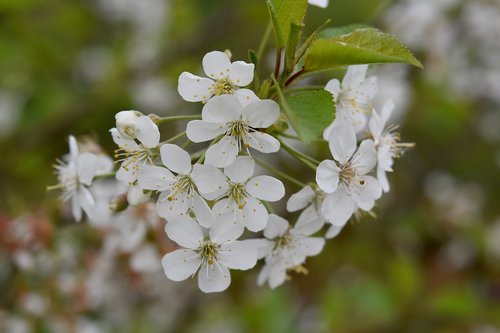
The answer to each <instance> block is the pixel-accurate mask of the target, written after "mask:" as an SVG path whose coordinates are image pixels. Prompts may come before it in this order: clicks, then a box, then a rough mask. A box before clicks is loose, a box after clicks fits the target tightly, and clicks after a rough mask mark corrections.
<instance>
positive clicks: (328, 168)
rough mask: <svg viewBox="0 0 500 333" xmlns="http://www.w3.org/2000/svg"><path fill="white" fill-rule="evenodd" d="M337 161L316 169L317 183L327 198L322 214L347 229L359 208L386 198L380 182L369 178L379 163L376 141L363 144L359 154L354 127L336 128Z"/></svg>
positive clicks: (331, 143)
mask: <svg viewBox="0 0 500 333" xmlns="http://www.w3.org/2000/svg"><path fill="white" fill-rule="evenodd" d="M328 144H329V147H330V151H331V153H332V155H333V158H334V159H335V161H332V160H324V161H323V162H321V163H320V165H319V166H318V168H317V170H316V182H317V183H318V185H319V187H320V188H321V189H322V190H323V191H325V192H326V193H328V194H327V196H326V197H325V200H324V202H323V205H322V208H321V209H322V210H321V211H322V214H323V216H325V217H326V218H327V219H328V221H329V222H330V223H332V224H333V225H336V226H343V225H344V224H345V223H346V222H347V220H348V219H349V218H350V217H351V215H352V214H353V213H354V211H355V210H356V208H357V207H359V208H361V209H362V210H370V209H372V208H373V205H374V204H375V200H376V199H378V198H380V196H381V195H382V188H381V186H380V184H379V182H378V181H377V180H376V179H375V178H374V177H372V176H368V175H367V173H368V172H370V171H371V170H372V169H373V168H374V167H375V164H376V163H377V152H376V151H375V144H374V142H373V141H372V140H364V141H363V142H361V144H360V146H359V149H358V150H357V151H356V134H355V133H354V129H353V128H352V126H350V125H348V124H342V125H340V126H336V127H335V128H334V129H333V131H332V135H331V136H330V140H329V141H328Z"/></svg>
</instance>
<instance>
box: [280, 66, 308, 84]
mask: <svg viewBox="0 0 500 333" xmlns="http://www.w3.org/2000/svg"><path fill="white" fill-rule="evenodd" d="M302 74H304V68H302V69H301V70H300V71H298V72H296V73H295V74H293V75H292V76H290V78H289V79H288V80H286V83H285V87H288V86H289V85H290V84H291V83H292V82H293V81H295V80H296V79H298V78H299V77H300V76H301V75H302Z"/></svg>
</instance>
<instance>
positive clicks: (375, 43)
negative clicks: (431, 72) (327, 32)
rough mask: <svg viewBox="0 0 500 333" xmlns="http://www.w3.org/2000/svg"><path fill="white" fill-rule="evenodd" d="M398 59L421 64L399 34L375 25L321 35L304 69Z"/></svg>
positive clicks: (320, 68)
mask: <svg viewBox="0 0 500 333" xmlns="http://www.w3.org/2000/svg"><path fill="white" fill-rule="evenodd" d="M387 62H399V63H405V64H410V65H414V66H417V67H420V68H422V64H421V63H420V61H418V60H417V59H416V58H415V57H414V56H413V54H412V53H411V52H410V51H409V50H408V48H407V47H406V46H405V45H404V44H403V43H401V42H400V41H399V40H398V39H397V38H396V37H394V36H392V35H390V34H386V33H383V32H380V31H378V30H376V29H357V30H354V31H353V32H351V33H348V34H344V35H339V36H335V37H332V38H318V39H316V40H315V41H314V42H313V43H312V44H311V46H310V47H309V49H308V50H307V53H306V57H305V62H304V70H305V71H306V72H314V71H321V70H325V69H330V68H334V67H339V66H348V65H357V64H376V63H387Z"/></svg>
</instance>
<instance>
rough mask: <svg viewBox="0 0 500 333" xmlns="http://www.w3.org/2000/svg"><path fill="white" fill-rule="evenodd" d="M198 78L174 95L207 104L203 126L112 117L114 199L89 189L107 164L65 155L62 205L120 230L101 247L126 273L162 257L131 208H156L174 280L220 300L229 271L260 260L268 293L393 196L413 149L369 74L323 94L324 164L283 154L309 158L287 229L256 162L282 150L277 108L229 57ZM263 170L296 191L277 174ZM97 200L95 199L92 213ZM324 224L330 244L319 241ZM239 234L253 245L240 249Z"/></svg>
mask: <svg viewBox="0 0 500 333" xmlns="http://www.w3.org/2000/svg"><path fill="white" fill-rule="evenodd" d="M203 69H204V71H205V73H206V75H207V76H208V77H209V78H203V77H199V76H196V75H193V74H191V73H188V72H184V73H182V74H181V75H180V77H179V84H178V91H179V94H180V95H181V97H183V98H184V99H185V100H186V101H189V102H202V108H201V116H199V115H193V116H174V117H165V118H160V117H158V116H155V115H150V116H148V115H144V114H142V113H140V112H138V111H121V112H119V113H118V114H117V115H116V117H115V118H116V127H115V128H112V129H111V130H110V132H111V135H112V137H113V140H114V142H115V143H116V145H117V146H118V149H117V150H116V152H115V159H116V162H117V163H119V164H120V166H119V168H118V170H117V172H116V181H117V183H116V184H115V190H114V191H112V193H111V195H109V194H108V195H107V196H106V195H104V196H102V195H100V196H99V195H98V193H99V191H98V189H95V187H96V184H94V183H95V182H94V183H93V180H94V178H95V177H96V176H98V175H102V174H107V173H110V172H111V166H110V163H109V158H108V157H106V156H105V155H102V154H94V153H91V152H87V151H86V152H80V150H79V148H78V143H77V141H76V139H75V138H74V137H70V154H69V156H67V157H65V158H64V161H62V162H60V163H59V164H58V165H57V166H56V169H57V173H58V178H59V182H60V184H59V185H58V186H56V187H61V188H62V189H63V197H64V199H65V200H69V199H71V202H72V211H73V215H74V217H75V219H76V220H80V219H81V210H82V209H83V210H84V211H85V212H86V214H87V216H88V217H89V221H90V222H91V223H92V224H94V225H96V226H101V227H102V226H103V225H104V226H108V225H111V226H112V228H111V229H113V230H115V231H114V232H113V233H112V234H113V237H110V239H112V240H111V241H109V242H108V245H107V246H108V247H110V248H117V249H121V250H122V251H123V250H125V251H129V252H131V253H132V254H133V255H132V257H131V265H133V266H135V267H138V268H137V269H138V270H147V269H148V267H151V269H154V268H155V267H156V266H155V264H154V260H155V258H158V257H157V254H156V250H155V249H153V248H151V246H147V245H141V244H142V243H141V242H142V241H141V240H142V239H143V237H144V234H145V231H146V225H145V224H143V223H142V224H141V223H138V222H137V221H135V222H134V218H132V219H131V218H130V217H131V216H132V215H131V213H130V212H131V210H130V209H131V208H129V209H127V206H132V207H134V206H137V205H141V204H143V203H147V202H150V201H156V205H155V206H154V205H153V207H156V209H155V210H156V214H157V216H159V217H161V218H163V219H165V220H166V221H167V223H166V225H165V232H166V234H167V236H168V238H169V239H170V240H172V241H173V242H175V243H177V245H178V247H179V248H178V249H177V250H174V251H172V252H169V253H167V254H166V255H165V256H164V257H163V259H162V260H161V262H162V266H163V269H164V272H165V275H166V276H167V277H168V278H169V279H171V280H174V281H181V280H185V279H187V278H189V277H192V276H194V275H195V274H198V286H199V288H200V289H201V290H202V291H204V292H219V291H223V290H225V289H226V288H228V286H229V285H230V283H231V277H230V272H229V270H230V269H237V270H248V269H251V268H253V267H254V266H255V265H256V263H257V261H258V260H260V259H262V260H263V261H264V266H263V268H262V270H261V272H260V274H259V276H258V281H257V282H258V284H259V285H262V284H264V283H266V282H267V283H268V284H269V286H270V287H271V288H275V287H277V286H279V285H281V284H282V283H283V282H284V281H285V280H286V278H287V276H288V274H289V273H291V272H298V273H303V272H307V269H306V268H305V267H304V264H305V260H306V258H307V257H310V256H315V255H317V254H319V253H320V252H321V251H322V249H323V246H324V243H325V238H326V239H330V238H333V237H335V236H336V235H337V234H338V233H339V232H340V231H341V230H342V228H343V227H344V225H345V224H346V222H347V221H348V220H349V219H350V218H351V217H352V216H353V215H358V214H357V212H359V211H366V212H371V210H372V209H373V207H374V205H375V201H376V200H377V199H379V198H380V197H381V196H382V193H383V192H387V191H389V182H388V179H387V175H386V172H391V171H392V167H393V163H394V159H395V158H397V157H399V156H400V155H401V152H402V151H403V149H404V148H405V147H408V146H409V145H408V144H403V143H400V142H399V135H398V133H396V132H395V131H394V130H395V129H396V127H395V126H387V123H388V122H389V118H390V115H391V112H392V110H393V108H394V103H393V102H392V101H390V100H389V101H387V102H386V103H385V105H384V106H383V107H382V109H381V110H380V111H377V110H375V109H374V108H373V105H372V101H373V99H374V97H375V95H376V93H377V84H376V78H375V77H368V78H367V77H366V72H367V70H368V66H367V65H358V66H351V67H349V68H348V70H347V73H346V75H345V76H344V78H343V80H342V82H340V81H339V80H337V79H332V80H330V81H329V82H328V83H327V85H326V87H325V90H326V91H328V92H330V93H331V94H332V99H333V100H334V102H335V104H336V110H337V114H336V117H335V119H334V121H333V122H332V124H330V125H329V126H327V127H326V128H325V130H324V133H323V138H324V139H325V140H326V141H327V142H328V146H329V148H330V152H331V156H332V157H331V159H325V160H323V161H322V162H314V161H315V160H314V159H313V158H311V157H307V155H305V154H303V153H300V152H296V153H293V152H294V150H293V149H283V150H286V151H287V152H290V153H291V155H292V156H293V157H297V158H298V159H299V160H301V161H303V160H304V158H306V159H307V160H308V162H307V163H308V166H312V167H313V168H314V169H315V182H311V183H309V184H308V185H305V184H304V186H303V188H302V189H301V190H300V191H299V192H297V193H295V194H293V195H291V196H290V198H289V200H288V202H287V205H286V207H287V210H288V211H289V212H297V211H300V214H299V217H298V219H297V221H296V223H295V224H290V223H289V222H288V221H287V220H285V219H284V218H282V217H280V216H278V215H276V214H274V213H273V211H272V208H271V206H270V204H269V203H271V202H277V201H280V200H281V199H282V198H283V197H284V196H285V187H284V185H283V183H282V182H281V181H280V180H279V179H277V178H274V177H272V176H270V175H262V174H261V175H255V171H256V161H257V162H259V164H260V165H262V166H264V167H266V164H265V163H264V162H262V161H260V160H258V159H257V158H258V157H259V156H258V154H260V153H265V154H272V153H277V152H280V151H281V148H282V147H281V145H282V144H285V143H284V141H283V138H284V137H281V138H280V136H281V135H282V134H283V132H279V131H277V130H275V129H273V125H274V124H275V123H276V122H277V120H278V119H279V118H280V115H281V110H280V106H279V105H278V103H276V102H275V101H274V100H272V99H260V98H259V97H257V95H256V94H255V93H254V92H253V91H252V90H250V89H247V88H245V87H246V86H247V85H249V84H250V83H251V82H252V81H253V75H254V65H253V64H247V63H245V62H243V61H236V62H231V60H230V55H229V53H228V52H218V51H213V52H210V53H208V54H207V55H206V56H205V57H204V58H203ZM184 119H190V120H191V121H189V122H188V123H187V126H186V130H185V131H184V132H182V133H180V134H178V135H175V136H173V137H172V138H170V139H168V140H165V141H161V138H160V130H159V127H158V125H159V124H161V123H162V122H163V121H170V120H184ZM288 135H289V136H290V134H288ZM184 136H186V137H187V139H188V140H187V141H186V142H185V144H183V146H184V147H187V146H188V145H189V144H190V143H205V142H208V145H207V144H205V146H204V148H202V149H201V150H199V151H195V152H189V151H187V150H186V149H184V148H182V147H180V146H179V145H177V144H175V143H174V142H176V141H177V140H179V139H181V138H182V137H184ZM80 145H81V144H80ZM287 147H288V148H289V146H287ZM287 147H284V148H287ZM255 151H257V152H258V153H255ZM256 154H257V155H256ZM295 154H299V156H296V155H295ZM254 155H256V156H254ZM304 156H306V157H304ZM267 169H268V170H271V171H275V173H276V174H277V175H281V176H283V179H286V180H290V179H291V180H293V181H294V183H295V184H296V185H297V184H303V183H301V182H300V181H298V180H295V179H294V178H293V177H291V176H289V175H287V174H285V173H283V172H281V171H279V170H276V169H274V168H273V167H270V166H268V167H267ZM92 193H97V194H96V196H97V197H98V200H97V202H96V200H95V199H94V196H93V195H92ZM99 198H100V199H99ZM101 199H102V200H103V201H104V202H105V204H104V206H105V207H106V209H104V217H103V215H102V212H103V210H102V206H103V204H102V203H100V202H99V200H101ZM110 201H111V205H109V202H110ZM151 205H152V204H151ZM99 207H101V208H99ZM108 207H110V208H111V211H114V212H115V213H112V212H111V211H110V210H109V208H108ZM123 209H127V211H128V212H129V213H126V214H127V215H126V216H125V217H123V216H122V217H120V219H121V220H120V221H121V222H120V223H119V224H115V225H119V227H113V225H114V224H113V222H111V224H110V223H109V222H108V221H113V219H116V218H115V217H114V216H117V215H119V214H124V213H118V212H120V211H122V210H123ZM99 212H101V214H99ZM127 216H128V217H127ZM325 224H328V225H329V228H328V230H327V231H326V233H325V235H324V236H323V237H321V236H319V235H316V234H318V232H320V230H321V229H322V228H323V227H324V226H325ZM245 230H247V231H248V232H251V233H257V236H256V237H253V238H247V237H246V236H245V239H243V240H242V239H241V238H242V237H243V236H244V234H245ZM259 234H262V235H263V237H259V236H258V235H259ZM245 235H246V234H245ZM120 243H123V244H120ZM125 243H126V244H125ZM134 251H135V252H137V253H133V252H134ZM158 260H159V259H158Z"/></svg>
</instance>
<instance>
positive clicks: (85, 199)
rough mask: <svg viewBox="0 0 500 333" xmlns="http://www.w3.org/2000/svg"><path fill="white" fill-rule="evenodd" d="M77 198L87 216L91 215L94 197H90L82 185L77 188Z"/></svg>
mask: <svg viewBox="0 0 500 333" xmlns="http://www.w3.org/2000/svg"><path fill="white" fill-rule="evenodd" d="M78 200H79V201H80V206H81V207H82V209H83V211H84V212H85V214H87V216H88V217H92V215H93V212H94V208H95V201H94V197H92V194H91V193H90V192H89V190H88V189H86V188H85V187H84V186H80V187H79V188H78Z"/></svg>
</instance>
